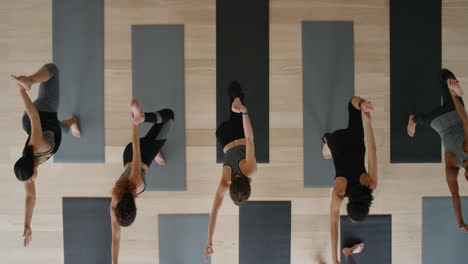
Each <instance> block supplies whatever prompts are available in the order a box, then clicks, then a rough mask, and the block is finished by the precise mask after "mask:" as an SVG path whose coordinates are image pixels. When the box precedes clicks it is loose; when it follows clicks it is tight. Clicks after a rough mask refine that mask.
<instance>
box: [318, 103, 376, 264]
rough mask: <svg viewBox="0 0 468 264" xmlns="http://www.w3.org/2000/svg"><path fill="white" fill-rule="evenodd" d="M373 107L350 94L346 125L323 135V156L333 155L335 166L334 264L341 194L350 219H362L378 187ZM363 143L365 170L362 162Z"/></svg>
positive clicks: (332, 224)
mask: <svg viewBox="0 0 468 264" xmlns="http://www.w3.org/2000/svg"><path fill="white" fill-rule="evenodd" d="M373 109H374V107H373V106H372V104H371V103H370V102H368V101H366V100H365V99H362V98H361V97H359V96H355V97H353V98H352V99H351V100H350V101H349V103H348V113H349V118H348V127H347V128H345V129H340V130H336V131H334V132H333V133H326V134H325V135H324V136H323V138H322V140H323V149H322V154H323V157H324V158H326V159H333V163H334V165H335V170H336V176H335V183H334V187H333V193H332V200H331V205H330V225H331V244H332V257H333V258H332V259H333V263H335V264H336V263H339V261H338V256H337V251H338V223H339V218H340V207H341V204H342V202H343V200H344V198H345V197H348V205H347V206H346V209H347V212H348V217H349V218H350V219H351V221H353V222H361V221H363V220H364V219H365V218H366V217H367V215H368V214H369V208H370V206H371V204H372V200H373V199H374V197H373V195H372V193H373V192H374V191H375V189H376V188H377V154H376V147H375V139H374V132H373V129H372V123H371V121H372V119H371V112H372V110H373ZM363 117H364V122H363ZM364 128H365V133H364ZM366 145H367V149H368V151H367V155H368V170H369V171H368V172H367V170H366V166H365V164H364V163H365V161H364V159H365V155H366Z"/></svg>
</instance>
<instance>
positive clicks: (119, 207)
mask: <svg viewBox="0 0 468 264" xmlns="http://www.w3.org/2000/svg"><path fill="white" fill-rule="evenodd" d="M130 108H131V111H132V119H133V136H132V142H130V143H129V144H128V145H127V147H125V150H124V153H123V165H124V169H125V170H124V172H123V173H122V175H121V176H120V178H119V179H118V180H117V182H116V183H115V186H114V189H113V190H112V201H111V205H110V215H111V225H112V263H113V264H117V262H118V256H119V248H120V227H121V226H123V227H127V226H130V225H131V224H132V223H133V222H134V221H135V218H136V213H137V208H136V204H135V198H137V197H138V196H139V195H140V194H141V193H143V192H144V191H145V187H146V178H145V176H146V173H147V171H148V169H149V167H150V166H151V163H152V161H153V160H155V161H156V163H158V164H159V165H164V164H165V161H164V158H163V156H162V154H161V152H160V151H161V148H162V147H163V146H164V144H165V143H166V141H167V136H168V134H169V131H170V129H171V126H172V124H173V122H174V112H172V110H170V109H162V110H159V111H155V112H150V113H144V112H142V111H141V110H140V103H139V102H138V100H136V99H133V100H132V102H131V107H130ZM143 122H146V123H153V124H154V125H153V126H152V127H151V129H150V130H149V131H148V133H147V134H146V135H145V136H144V137H142V138H138V125H139V124H141V123H143Z"/></svg>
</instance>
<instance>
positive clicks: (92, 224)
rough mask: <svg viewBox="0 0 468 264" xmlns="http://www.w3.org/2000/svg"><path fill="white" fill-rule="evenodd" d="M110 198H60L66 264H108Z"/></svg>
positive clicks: (109, 257)
mask: <svg viewBox="0 0 468 264" xmlns="http://www.w3.org/2000/svg"><path fill="white" fill-rule="evenodd" d="M110 201H111V199H110V198H63V200H62V205H63V246H64V253H65V262H64V263H65V264H82V263H86V264H102V263H111V245H112V230H111V224H110V214H109V206H110Z"/></svg>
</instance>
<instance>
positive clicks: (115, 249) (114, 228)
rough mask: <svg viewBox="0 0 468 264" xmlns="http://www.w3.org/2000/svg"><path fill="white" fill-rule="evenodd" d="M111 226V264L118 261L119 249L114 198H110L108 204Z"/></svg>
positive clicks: (118, 228)
mask: <svg viewBox="0 0 468 264" xmlns="http://www.w3.org/2000/svg"><path fill="white" fill-rule="evenodd" d="M110 215H111V227H112V248H111V253H112V264H117V263H118V262H119V249H120V225H119V223H118V221H117V217H116V216H115V200H114V198H112V202H111V206H110Z"/></svg>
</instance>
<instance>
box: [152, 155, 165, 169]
mask: <svg viewBox="0 0 468 264" xmlns="http://www.w3.org/2000/svg"><path fill="white" fill-rule="evenodd" d="M154 161H156V163H157V164H158V165H161V166H162V165H166V161H165V160H164V156H163V154H162V152H159V153H158V155H156V157H155V158H154Z"/></svg>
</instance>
